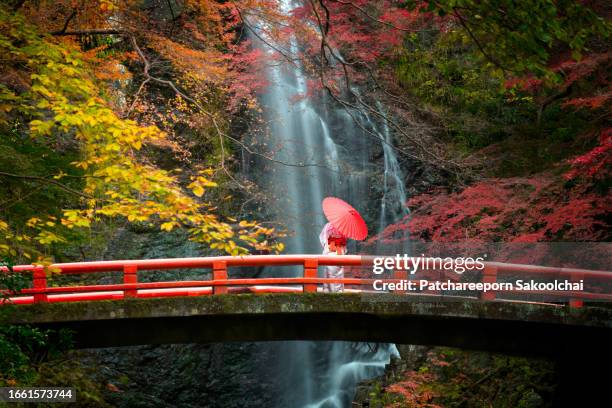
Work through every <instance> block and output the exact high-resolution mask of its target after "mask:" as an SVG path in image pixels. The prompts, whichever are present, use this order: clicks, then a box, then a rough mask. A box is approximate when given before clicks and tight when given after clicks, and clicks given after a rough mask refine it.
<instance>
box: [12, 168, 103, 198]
mask: <svg viewBox="0 0 612 408" xmlns="http://www.w3.org/2000/svg"><path fill="white" fill-rule="evenodd" d="M0 176H4V177H10V178H16V179H23V180H32V181H37V182H40V183H47V184H53V185H54V186H57V187H59V188H61V189H62V190H64V191H66V192H68V193H71V194H74V195H78V196H81V197H83V198H87V199H94V198H95V197H93V196H90V195H88V194H85V193H82V192H80V191H77V190H75V189H73V188H70V187H68V186H67V185H65V184H62V183H60V182H59V181H57V180H54V179H52V178H47V177H41V176H30V175H25V174H13V173H6V172H4V171H0Z"/></svg>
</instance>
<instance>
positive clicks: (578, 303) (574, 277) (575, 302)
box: [569, 272, 584, 307]
mask: <svg viewBox="0 0 612 408" xmlns="http://www.w3.org/2000/svg"><path fill="white" fill-rule="evenodd" d="M581 279H584V274H582V273H576V272H572V274H571V275H570V281H572V282H580V280H581ZM569 305H570V307H582V306H584V302H583V300H582V299H581V298H577V297H573V296H572V297H571V298H570V300H569Z"/></svg>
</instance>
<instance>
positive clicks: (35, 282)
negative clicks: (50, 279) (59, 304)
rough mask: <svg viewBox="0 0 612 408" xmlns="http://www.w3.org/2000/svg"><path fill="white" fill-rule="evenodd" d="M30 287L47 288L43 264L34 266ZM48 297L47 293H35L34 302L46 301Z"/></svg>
mask: <svg viewBox="0 0 612 408" xmlns="http://www.w3.org/2000/svg"><path fill="white" fill-rule="evenodd" d="M32 287H33V288H34V289H41V290H43V289H47V273H46V272H45V267H44V266H35V267H34V271H33V272H32ZM48 301H49V299H48V298H47V293H35V294H34V303H46V302H48Z"/></svg>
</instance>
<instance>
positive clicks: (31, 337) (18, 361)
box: [0, 261, 72, 386]
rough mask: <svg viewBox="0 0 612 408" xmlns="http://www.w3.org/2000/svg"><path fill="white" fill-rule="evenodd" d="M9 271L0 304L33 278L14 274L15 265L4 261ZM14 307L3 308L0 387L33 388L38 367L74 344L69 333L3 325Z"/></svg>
mask: <svg viewBox="0 0 612 408" xmlns="http://www.w3.org/2000/svg"><path fill="white" fill-rule="evenodd" d="M0 267H5V268H8V272H1V273H0V290H2V296H1V297H0V302H2V303H4V302H5V301H6V300H7V298H8V297H9V296H10V294H11V293H15V292H17V291H19V290H21V289H23V288H24V287H27V286H28V284H29V281H30V279H29V278H30V277H29V276H27V275H24V274H22V273H13V272H12V263H11V262H9V261H3V262H0ZM13 307H14V306H11V305H10V304H7V303H4V304H3V305H2V306H0V386H7V385H16V384H19V385H29V384H32V383H33V382H34V381H35V380H36V379H37V373H36V370H35V367H34V365H35V364H36V363H39V362H41V361H43V360H45V359H48V358H55V357H57V356H58V355H59V354H61V353H62V352H63V351H64V350H66V349H68V348H69V347H70V345H71V342H72V337H71V334H70V333H69V332H68V331H65V330H61V331H59V332H57V331H52V330H40V329H38V328H34V327H30V326H27V325H9V324H3V322H4V320H5V319H6V317H7V316H8V315H9V314H10V313H12V312H13Z"/></svg>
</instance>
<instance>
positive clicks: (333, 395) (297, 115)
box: [248, 1, 406, 408]
mask: <svg viewBox="0 0 612 408" xmlns="http://www.w3.org/2000/svg"><path fill="white" fill-rule="evenodd" d="M281 5H282V10H283V11H284V12H287V13H288V12H289V11H290V6H291V5H290V3H289V2H288V1H282V2H281ZM253 40H254V43H255V44H256V46H258V47H260V48H261V49H262V50H263V51H264V52H266V53H268V55H270V57H272V55H273V53H274V51H273V50H272V49H271V48H270V47H269V46H268V45H267V44H265V43H264V42H263V41H259V40H258V39H257V38H254V39H253ZM289 48H290V51H291V52H292V53H294V54H297V51H298V43H297V40H296V39H295V38H294V39H293V40H292V41H291V43H290V44H289ZM270 59H272V58H270ZM266 75H267V77H268V82H269V86H268V88H267V91H266V92H265V93H264V94H263V95H261V97H260V103H261V107H262V109H263V113H264V116H265V119H266V121H267V124H268V129H269V133H268V134H266V135H261V136H257V137H258V138H259V139H261V140H256V142H257V145H258V146H260V147H265V149H266V154H267V155H268V156H271V157H273V159H274V160H273V161H267V160H265V159H259V160H257V166H252V165H250V164H249V165H248V168H249V169H251V170H252V169H253V167H257V168H258V170H253V172H254V173H256V176H255V177H256V178H257V180H256V181H257V182H258V183H259V185H260V186H262V188H263V189H264V190H265V191H266V193H267V195H268V197H269V200H268V205H269V206H270V207H269V208H268V212H269V213H271V214H273V216H274V217H275V220H273V221H275V222H278V223H282V224H284V225H287V227H288V228H289V229H290V230H291V231H292V234H291V235H290V236H289V237H287V238H286V239H285V246H286V253H294V254H299V253H309V254H316V253H321V251H322V248H321V246H320V243H319V240H318V236H319V233H320V231H321V229H322V228H323V226H324V224H325V222H326V220H325V218H324V215H323V213H322V210H321V202H322V200H323V198H324V197H326V196H337V197H340V198H343V199H345V200H346V201H348V202H350V203H351V204H352V205H353V206H355V207H356V208H357V210H359V211H360V212H361V213H362V214H364V215H365V216H366V219H368V220H369V222H370V224H376V221H377V220H378V223H379V224H380V225H379V228H384V226H386V225H388V223H389V222H392V221H394V220H397V219H399V217H400V216H401V212H402V210H401V208H403V203H404V202H405V198H406V193H405V190H404V186H403V183H402V175H401V170H400V168H399V163H398V160H397V158H396V156H395V154H394V151H393V148H392V147H391V145H392V135H391V132H390V131H389V128H388V126H386V125H385V124H382V125H379V124H377V123H376V121H374V120H371V118H370V117H369V116H368V115H367V114H366V113H363V112H362V113H359V116H358V118H357V119H358V120H360V121H361V123H360V126H356V125H355V118H354V117H353V116H352V115H349V114H348V113H347V112H346V111H345V110H343V109H342V108H340V107H338V106H335V105H334V104H333V103H330V101H328V100H326V99H325V98H324V97H320V99H317V101H315V100H314V99H313V97H306V95H308V92H307V89H306V84H307V78H306V76H305V74H304V70H303V69H302V67H301V66H300V64H299V62H295V63H294V64H272V65H270V66H268V67H266ZM379 106H380V105H379ZM362 127H367V128H368V129H370V132H373V133H374V134H375V135H378V138H379V139H380V142H381V144H382V151H383V154H384V169H385V172H384V175H383V177H384V185H383V186H382V197H383V199H382V202H381V207H380V209H378V210H377V211H372V210H371V208H368V207H371V205H368V204H369V203H368V199H369V197H370V195H371V186H370V185H369V184H370V183H369V175H368V172H371V171H372V167H373V165H372V163H371V156H372V153H373V151H374V149H377V148H378V147H377V146H376V145H375V144H373V143H372V140H373V139H372V138H371V137H369V136H368V135H367V134H366V132H364V130H363V129H362ZM251 176H253V175H251ZM370 213H375V214H377V215H376V216H375V217H374V216H371V217H368V216H367V214H370ZM396 217H398V218H396ZM351 245H354V244H351ZM350 249H351V247H349V250H350ZM301 272H302V268H285V269H282V270H281V272H279V269H278V268H276V269H274V271H266V274H268V275H272V274H274V275H275V276H278V275H279V273H283V274H285V275H286V276H297V275H298V274H301ZM320 273H321V272H320ZM373 329H374V328H373ZM270 347H274V348H275V351H276V353H275V354H276V355H277V356H278V361H276V362H275V364H276V369H275V372H277V373H278V375H279V377H280V383H281V384H280V388H281V390H279V395H278V403H277V406H279V407H288V408H292V407H295V408H303V407H309V408H316V407H321V408H328V407H329V408H331V407H335V408H342V407H347V406H350V403H351V401H352V398H353V395H354V392H355V387H356V385H357V383H358V382H360V381H363V380H365V379H368V378H372V377H375V376H378V375H380V374H382V372H383V370H384V366H385V365H386V364H387V363H388V362H389V359H390V356H391V355H392V354H395V355H397V350H396V348H395V346H394V345H384V344H383V345H376V347H375V350H373V349H372V346H371V345H369V344H364V343H361V344H360V343H350V342H308V341H298V342H280V343H275V344H273V345H271V346H270Z"/></svg>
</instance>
